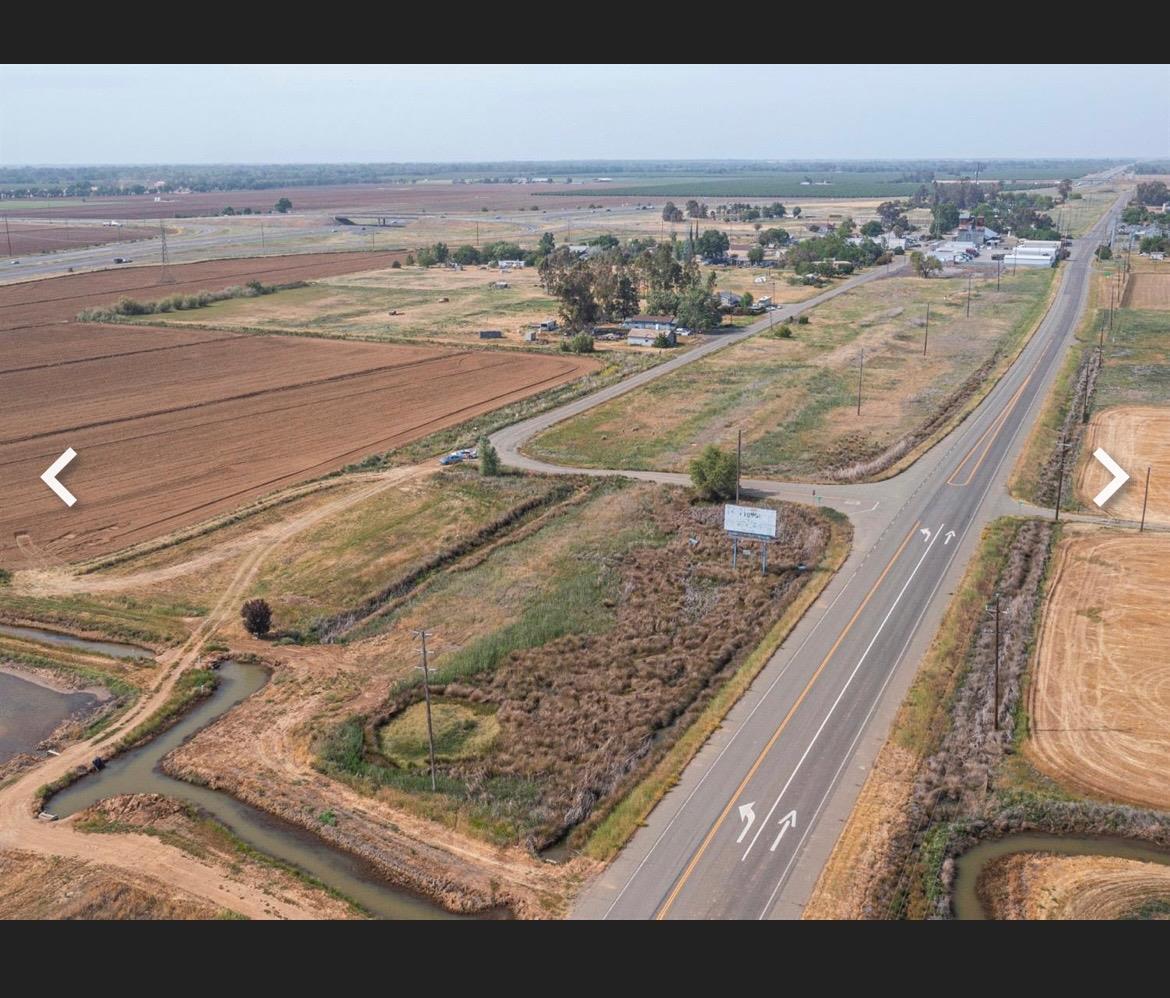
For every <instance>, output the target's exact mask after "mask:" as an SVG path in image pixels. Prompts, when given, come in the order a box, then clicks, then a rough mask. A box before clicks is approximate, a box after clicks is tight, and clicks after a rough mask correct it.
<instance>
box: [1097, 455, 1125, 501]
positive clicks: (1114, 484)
mask: <svg viewBox="0 0 1170 998" xmlns="http://www.w3.org/2000/svg"><path fill="white" fill-rule="evenodd" d="M1093 457H1095V458H1096V459H1097V460H1098V461H1100V462H1101V463H1102V464H1103V465H1105V468H1106V470H1107V471H1108V472H1109V474H1111V475H1112V476H1113V481H1111V482H1110V483H1109V484H1108V485H1106V486H1105V488H1103V489H1102V490H1101V491H1100V492H1098V493H1097V494H1096V495H1095V496H1094V497H1093V502H1095V503H1096V504H1097V505H1098V506H1104V505H1105V504H1106V503H1107V502H1108V501H1109V500H1110V499H1112V498H1113V493H1114V492H1116V491H1117V490H1118V489H1119V488H1121V486H1123V485H1124V484H1125V483H1126V482H1128V481H1129V472H1127V471H1123V470H1122V468H1121V465H1120V464H1118V463H1117V462H1116V461H1114V460H1113V458H1111V457H1110V456H1109V455H1108V454H1106V453H1105V452H1104V451H1103V450H1102V449H1101V448H1100V447H1098V448H1097V449H1096V450H1095V451H1093Z"/></svg>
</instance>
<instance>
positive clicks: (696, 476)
mask: <svg viewBox="0 0 1170 998" xmlns="http://www.w3.org/2000/svg"><path fill="white" fill-rule="evenodd" d="M690 471H691V482H692V483H694V486H695V488H696V489H698V490H699V493H700V494H701V495H702V496H703V497H704V498H707V499H730V498H732V497H733V496H734V495H735V483H736V480H737V478H738V468H737V465H736V460H735V455H734V454H731V453H724V452H723V451H721V450H720V449H719V448H718V447H717V446H716V445H715V444H708V445H707V446H706V447H705V448H704V449H703V453H702V454H700V455H699V456H698V457H697V458H695V459H694V460H693V461H692V462H691V467H690Z"/></svg>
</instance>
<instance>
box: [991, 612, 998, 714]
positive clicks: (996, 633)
mask: <svg viewBox="0 0 1170 998" xmlns="http://www.w3.org/2000/svg"><path fill="white" fill-rule="evenodd" d="M992 712H993V716H994V719H995V730H996V731H998V730H999V592H998V591H997V592H996V594H995V706H994V707H993V708H992Z"/></svg>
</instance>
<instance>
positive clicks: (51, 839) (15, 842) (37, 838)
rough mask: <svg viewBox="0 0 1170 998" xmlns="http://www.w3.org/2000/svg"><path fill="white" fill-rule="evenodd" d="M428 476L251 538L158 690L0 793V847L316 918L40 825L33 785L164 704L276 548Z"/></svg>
mask: <svg viewBox="0 0 1170 998" xmlns="http://www.w3.org/2000/svg"><path fill="white" fill-rule="evenodd" d="M429 472H430V469H429V468H421V467H407V468H396V469H393V470H391V471H388V472H386V473H384V474H380V475H377V476H374V478H373V480H372V481H369V482H368V483H367V484H365V485H363V486H362V487H360V488H357V489H354V490H352V491H351V492H349V493H347V494H346V495H343V496H338V497H335V498H332V499H330V500H329V501H328V502H325V503H322V504H321V505H319V506H317V507H315V508H313V509H311V510H309V511H307V512H304V513H302V514H300V515H299V516H297V517H295V518H294V519H292V520H290V521H288V522H287V523H283V524H279V525H278V526H277V527H274V528H272V529H270V530H265V531H264V532H263V533H262V535H261V537H260V538H256V537H254V538H253V539H252V540H253V544H252V546H251V550H248V551H246V552H245V553H244V556H243V557H242V559H241V561H240V564H239V567H238V568H237V570H236V572H235V574H234V575H233V576H232V579H231V581H230V582H229V584H228V585H227V586H226V587H225V589H224V591H223V593H222V595H221V596H220V599H219V600H218V602H217V603H216V604H215V606H214V607H213V608H212V610H211V611H210V612H209V613H208V615H207V616H206V617H205V618H204V619H203V620H202V621H201V622H200V624H199V626H198V627H197V628H196V629H195V631H194V633H192V635H191V637H190V638H189V639H188V640H187V641H186V643H185V644H184V645H183V646H182V647H181V648H178V649H176V650H174V651H171V652H167V653H165V654H163V655H162V656H160V659H159V661H160V666H161V668H160V676H159V680H158V682H157V684H156V685H155V687H154V688H153V689H152V690H150V691H149V692H148V693H147V694H146V695H144V696H143V697H142V699H141V700H140V702H139V703H138V704H137V705H136V706H135V707H134V708H133V709H132V710H131V711H130V712H129V713H128V714H127V715H126V717H125V718H123V719H122V721H121V723H120V724H119V725H118V726H117V727H116V728H115V729H113V730H112V731H107V732H104V733H103V734H102V735H101V736H99V737H98V738H97V739H91V740H88V741H83V742H78V743H77V744H75V745H72V746H70V747H69V748H67V749H65V750H64V751H63V752H62V753H61V755H59V756H57V757H55V758H51V759H48V760H46V761H45V762H44V763H43V764H41V765H40V766H37V767H36V768H34V769H33V770H31V771H30V772H28V773H26V774H24V775H23V776H22V777H21V778H20V779H18V780H16V781H15V782H14V783H12V784H10V785H9V786H7V787H5V788H3V789H2V790H0V848H4V849H18V850H26V851H30V852H36V853H44V854H50V855H58V856H69V857H72V858H75V859H81V860H88V861H93V862H96V863H100V864H103V865H106V866H114V867H119V868H122V869H125V870H129V871H133V872H135V873H137V874H143V875H146V876H152V877H156V878H158V879H161V880H163V881H164V882H166V883H169V884H172V885H174V886H176V887H178V888H181V889H182V890H185V891H187V892H189V893H191V894H194V895H197V896H199V897H204V898H207V899H208V900H209V901H212V902H213V903H215V904H218V905H222V906H224V907H228V908H231V909H232V910H233V911H237V912H240V913H241V914H245V915H249V916H251V917H255V918H265V917H271V912H272V909H273V908H274V907H275V908H276V909H277V913H278V914H280V915H281V916H283V917H288V918H306V917H307V918H312V917H317V913H316V912H313V911H307V910H305V909H304V908H303V907H298V906H297V905H296V904H294V903H291V902H281V903H279V904H276V903H275V902H274V899H273V898H271V897H270V896H268V895H267V894H264V893H263V892H260V891H255V890H249V889H248V888H246V887H245V886H243V885H241V884H239V883H236V882H232V881H229V880H228V879H227V878H226V877H225V876H224V875H223V873H222V871H220V870H217V869H216V868H214V867H213V866H210V865H208V864H207V863H204V862H202V861H200V860H198V859H196V858H195V857H193V856H191V855H190V854H189V853H186V852H183V851H181V850H179V849H177V848H175V847H173V846H170V845H167V844H165V843H163V842H161V841H159V840H158V839H155V838H152V837H150V836H146V835H98V836H95V835H87V834H84V833H81V832H78V831H76V830H75V829H74V828H73V827H72V822H71V820H70V819H66V820H64V821H59V822H42V821H39V820H38V819H37V818H36V817H35V815H34V813H33V801H34V799H35V797H36V791H37V789H38V788H39V787H40V786H42V785H43V784H45V783H50V782H52V781H53V780H55V779H57V778H59V777H60V776H63V775H64V774H65V773H67V772H69V771H70V770H71V769H74V768H75V767H77V766H84V765H87V764H88V763H89V761H90V760H91V759H92V758H93V756H94V755H95V754H97V753H98V751H100V748H99V746H98V743H99V742H100V743H101V744H103V745H108V744H109V743H110V742H109V740H110V737H111V735H119V734H121V733H124V732H126V731H129V730H131V729H132V728H133V727H134V726H135V725H137V724H138V723H139V722H141V721H143V720H145V719H146V718H148V717H149V716H150V715H151V714H152V713H153V712H154V711H155V710H157V709H158V708H159V707H160V706H161V705H162V704H163V703H164V702H165V700H166V698H167V696H168V695H169V694H170V692H171V689H172V688H173V686H174V684H175V681H176V679H177V678H178V676H179V674H180V673H181V672H183V671H184V670H185V669H187V668H188V667H190V666H191V665H193V664H194V663H195V662H196V661H197V660H198V658H199V656H200V654H201V652H202V649H203V645H204V643H205V642H206V641H207V639H208V638H209V637H210V636H211V635H212V634H213V633H214V632H215V631H216V629H217V628H219V627H220V626H221V625H222V624H223V623H224V622H225V621H226V620H227V619H229V618H230V617H231V616H232V615H233V614H235V613H236V611H237V607H238V605H239V602H240V600H241V598H242V597H243V596H244V594H245V593H246V592H247V589H248V587H249V586H250V585H251V583H252V581H253V580H254V579H255V577H256V574H257V573H258V571H259V569H260V566H261V564H262V563H263V562H264V560H265V558H267V557H268V556H269V555H270V554H272V552H273V551H274V550H275V549H276V548H277V547H278V546H279V545H280V544H281V543H283V542H284V541H287V540H288V539H290V538H292V537H293V536H295V535H296V534H298V533H300V532H301V531H303V530H307V529H308V528H310V527H312V526H314V525H316V524H317V523H320V522H321V521H322V520H324V519H325V518H327V517H330V516H334V515H336V514H337V513H339V512H341V511H342V510H344V509H347V508H348V507H350V506H353V505H355V504H356V503H359V502H363V501H365V500H367V499H369V498H371V497H373V496H375V495H377V494H378V493H379V492H383V491H385V490H386V489H389V488H393V487H395V486H398V485H401V484H402V483H403V482H406V481H408V480H410V479H411V478H413V477H416V476H420V475H423V474H427V473H429Z"/></svg>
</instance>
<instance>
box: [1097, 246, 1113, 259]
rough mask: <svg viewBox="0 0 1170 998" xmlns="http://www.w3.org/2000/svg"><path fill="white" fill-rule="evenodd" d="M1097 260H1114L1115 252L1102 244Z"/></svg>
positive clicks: (1098, 248)
mask: <svg viewBox="0 0 1170 998" xmlns="http://www.w3.org/2000/svg"><path fill="white" fill-rule="evenodd" d="M1097 259H1098V260H1112V259H1113V250H1111V249H1110V248H1109V247H1108V246H1107V245H1105V244H1104V243H1102V244H1101V245H1100V246H1098V247H1097Z"/></svg>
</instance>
